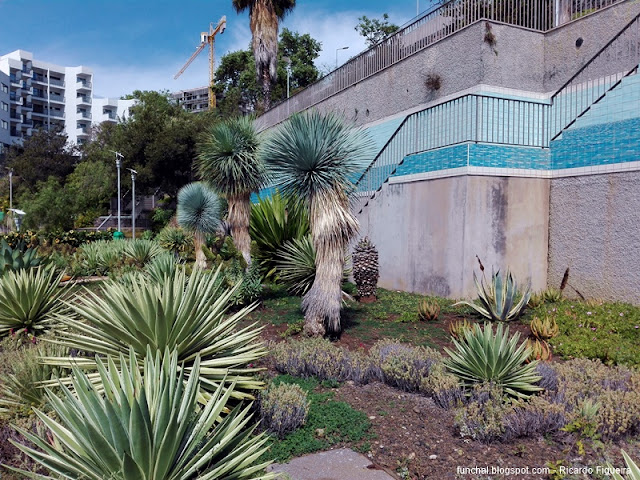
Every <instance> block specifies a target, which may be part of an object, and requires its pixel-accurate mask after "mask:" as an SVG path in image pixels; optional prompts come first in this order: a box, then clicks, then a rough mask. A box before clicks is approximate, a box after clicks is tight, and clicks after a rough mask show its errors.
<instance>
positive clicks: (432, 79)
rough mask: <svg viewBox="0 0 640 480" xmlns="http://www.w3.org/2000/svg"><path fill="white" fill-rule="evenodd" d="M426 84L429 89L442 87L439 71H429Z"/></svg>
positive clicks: (435, 89) (434, 89) (433, 89)
mask: <svg viewBox="0 0 640 480" xmlns="http://www.w3.org/2000/svg"><path fill="white" fill-rule="evenodd" d="M424 84H425V86H426V87H427V89H429V90H431V91H432V92H435V91H437V90H440V88H441V87H442V78H441V77H440V75H438V74H437V73H429V74H427V76H426V77H425V79H424Z"/></svg>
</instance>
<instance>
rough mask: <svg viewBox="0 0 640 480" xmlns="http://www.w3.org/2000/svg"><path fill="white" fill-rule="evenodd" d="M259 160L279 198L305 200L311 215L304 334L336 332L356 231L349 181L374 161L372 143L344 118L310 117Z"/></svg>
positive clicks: (278, 135)
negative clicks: (312, 270)
mask: <svg viewBox="0 0 640 480" xmlns="http://www.w3.org/2000/svg"><path fill="white" fill-rule="evenodd" d="M263 154H264V157H265V159H266V161H267V162H268V165H269V168H270V171H271V173H272V175H273V178H274V180H275V183H276V184H277V185H278V187H279V188H280V189H281V190H282V192H283V193H284V194H285V195H294V196H298V197H300V198H302V199H304V201H305V203H306V205H307V208H308V209H309V220H310V224H311V235H312V239H313V246H314V248H315V250H316V277H315V280H314V283H313V286H312V287H311V289H310V290H309V291H308V292H307V293H306V294H305V296H304V298H303V299H302V309H303V311H304V314H305V332H306V333H307V334H308V335H314V336H321V335H324V333H325V331H326V328H328V329H329V330H332V331H340V329H341V326H340V308H341V299H342V290H341V282H342V272H343V262H344V256H345V251H346V249H347V246H348V244H349V240H350V239H351V238H352V237H353V236H354V235H355V234H356V232H357V230H358V220H357V218H356V217H355V215H354V214H353V213H352V211H351V202H350V201H351V199H352V198H353V197H352V195H353V194H354V192H355V188H354V184H353V178H354V177H355V176H356V175H357V174H358V173H360V172H361V171H362V170H363V169H364V168H366V166H367V164H368V163H369V162H370V161H371V159H372V158H373V144H372V142H371V139H370V138H369V137H368V135H367V134H366V132H365V131H364V130H362V129H358V128H354V127H352V126H350V125H348V124H347V123H346V122H345V120H344V119H343V118H342V117H339V116H337V115H335V114H321V113H319V112H317V111H311V112H305V113H302V114H296V115H294V116H293V117H291V118H290V119H289V120H288V121H287V122H285V123H283V124H282V125H281V126H280V127H279V128H278V129H277V130H276V132H275V133H274V134H273V135H272V136H271V138H270V139H269V140H268V141H267V142H266V145H265V146H264V150H263Z"/></svg>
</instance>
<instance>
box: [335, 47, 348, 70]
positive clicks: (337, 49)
mask: <svg viewBox="0 0 640 480" xmlns="http://www.w3.org/2000/svg"><path fill="white" fill-rule="evenodd" d="M348 48H349V47H340V48H336V70H337V69H338V51H340V50H347V49H348Z"/></svg>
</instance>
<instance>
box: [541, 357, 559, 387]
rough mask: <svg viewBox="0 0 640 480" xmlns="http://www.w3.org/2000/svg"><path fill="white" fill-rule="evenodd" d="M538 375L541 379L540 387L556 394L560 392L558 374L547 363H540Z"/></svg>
mask: <svg viewBox="0 0 640 480" xmlns="http://www.w3.org/2000/svg"><path fill="white" fill-rule="evenodd" d="M536 373H537V374H538V376H539V377H540V380H538V385H539V386H540V387H541V388H543V389H544V390H547V391H551V392H556V391H557V390H558V374H557V373H556V370H555V368H553V367H552V366H551V365H549V364H547V363H538V365H537V366H536Z"/></svg>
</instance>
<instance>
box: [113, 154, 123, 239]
mask: <svg viewBox="0 0 640 480" xmlns="http://www.w3.org/2000/svg"><path fill="white" fill-rule="evenodd" d="M113 153H115V154H116V168H117V169H118V231H119V232H122V229H121V223H120V167H121V165H122V159H123V158H124V155H122V154H121V153H120V152H113Z"/></svg>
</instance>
